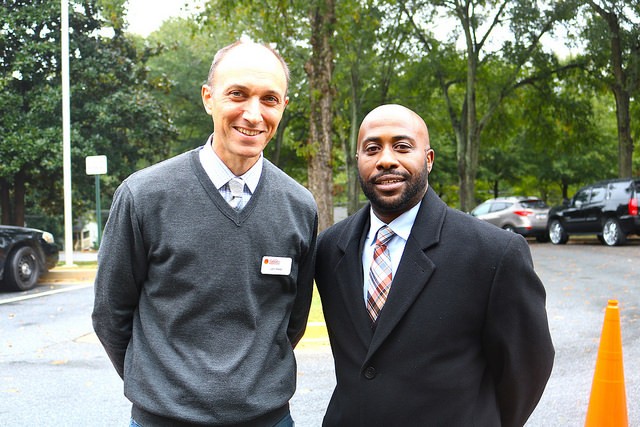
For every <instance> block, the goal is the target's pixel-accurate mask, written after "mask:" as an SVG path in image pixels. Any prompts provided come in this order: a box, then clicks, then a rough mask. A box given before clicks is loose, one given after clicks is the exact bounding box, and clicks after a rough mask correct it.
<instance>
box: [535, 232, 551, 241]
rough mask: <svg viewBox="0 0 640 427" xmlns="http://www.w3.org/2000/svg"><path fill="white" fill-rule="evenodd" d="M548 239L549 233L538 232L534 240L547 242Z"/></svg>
mask: <svg viewBox="0 0 640 427" xmlns="http://www.w3.org/2000/svg"><path fill="white" fill-rule="evenodd" d="M548 241H549V234H547V233H545V234H538V235H537V236H536V242H538V243H547V242H548Z"/></svg>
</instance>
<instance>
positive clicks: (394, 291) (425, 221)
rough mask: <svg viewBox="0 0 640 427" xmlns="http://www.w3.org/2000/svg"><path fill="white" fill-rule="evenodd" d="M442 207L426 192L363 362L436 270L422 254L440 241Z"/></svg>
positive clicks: (430, 192)
mask: <svg viewBox="0 0 640 427" xmlns="http://www.w3.org/2000/svg"><path fill="white" fill-rule="evenodd" d="M445 214H446V205H445V204H444V202H442V200H440V198H438V196H437V195H436V194H435V192H434V191H433V190H432V189H431V188H429V190H428V191H427V194H426V195H425V197H424V198H423V199H422V204H421V206H420V209H419V211H418V215H417V216H416V220H415V222H414V224H413V227H412V228H411V234H410V235H409V239H408V240H407V244H406V246H405V248H404V252H403V254H402V259H401V260H400V265H399V266H398V270H397V272H396V276H395V277H394V278H393V284H392V286H391V291H390V292H389V297H388V298H387V302H386V304H385V306H384V308H383V309H382V312H381V313H380V316H379V317H378V322H377V325H376V329H375V333H374V335H373V340H372V341H371V345H370V347H369V352H368V355H367V359H368V358H369V357H370V356H371V355H372V354H373V353H374V352H375V351H376V350H377V349H378V348H379V347H380V345H381V344H382V342H384V340H385V339H386V338H387V337H388V336H389V334H390V333H391V332H392V330H393V329H394V328H395V327H396V325H397V324H398V322H400V320H401V319H402V318H403V317H404V315H405V314H406V312H407V311H408V310H409V309H410V307H411V305H412V304H413V302H414V301H415V299H416V298H417V297H418V295H419V294H420V293H421V292H422V290H423V289H424V288H425V286H426V285H427V283H428V281H429V278H430V277H431V275H432V274H433V271H434V270H435V268H436V266H435V264H434V263H433V262H432V261H431V260H430V259H429V257H427V255H426V254H425V251H426V249H427V248H429V247H430V246H432V245H435V244H437V243H438V241H439V240H440V231H441V230H442V224H443V222H444V217H445Z"/></svg>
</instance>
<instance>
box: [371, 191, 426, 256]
mask: <svg viewBox="0 0 640 427" xmlns="http://www.w3.org/2000/svg"><path fill="white" fill-rule="evenodd" d="M421 204H422V201H419V202H418V204H417V205H415V206H414V207H412V208H411V209H409V210H408V211H406V212H405V213H403V214H402V215H400V216H399V217H397V218H396V219H394V220H393V221H391V222H390V223H389V224H386V223H385V222H383V221H382V220H381V219H380V218H378V217H377V216H376V214H375V213H374V212H373V208H371V209H370V212H369V216H370V217H371V227H370V228H369V235H368V236H367V240H368V242H369V243H368V244H370V245H373V244H375V242H376V239H375V238H376V233H377V232H378V230H379V229H380V227H382V226H383V225H387V226H388V227H389V228H390V229H391V230H393V232H394V233H395V234H396V235H398V236H400V237H402V238H403V239H404V240H405V241H407V240H408V239H409V234H411V228H412V227H413V223H414V222H415V220H416V217H417V216H418V210H419V209H420V205H421Z"/></svg>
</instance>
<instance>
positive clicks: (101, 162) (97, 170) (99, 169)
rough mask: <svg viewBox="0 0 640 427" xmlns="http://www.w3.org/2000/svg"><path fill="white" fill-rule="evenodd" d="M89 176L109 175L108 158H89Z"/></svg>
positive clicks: (87, 161) (87, 162) (87, 163)
mask: <svg viewBox="0 0 640 427" xmlns="http://www.w3.org/2000/svg"><path fill="white" fill-rule="evenodd" d="M86 167H87V175H104V174H106V173H107V156H87V158H86Z"/></svg>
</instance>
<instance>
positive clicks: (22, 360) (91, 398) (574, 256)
mask: <svg viewBox="0 0 640 427" xmlns="http://www.w3.org/2000/svg"><path fill="white" fill-rule="evenodd" d="M530 247H531V251H532V254H533V258H534V263H535V265H536V270H537V271H538V274H539V275H540V277H541V278H542V280H543V282H544V283H545V287H546V289H547V309H548V313H549V320H550V326H551V333H552V336H553V340H554V344H555V347H556V360H555V366H554V370H553V373H552V376H551V379H550V381H549V384H548V386H547V389H546V391H545V394H544V395H543V397H542V400H541V402H540V404H539V405H538V408H537V409H536V411H535V412H534V414H533V416H532V417H531V419H530V420H529V422H528V423H527V426H582V425H584V420H585V415H586V411H587V406H588V403H589V396H590V390H591V382H592V380H593V373H594V367H595V361H596V355H597V351H598V345H599V339H600V333H601V330H602V325H603V320H604V309H605V307H606V305H607V301H608V300H609V299H617V300H618V301H619V303H620V309H621V328H622V339H623V356H624V365H625V384H626V393H627V407H628V416H629V425H640V407H639V405H638V404H637V403H638V402H640V289H639V288H640V240H638V239H634V240H631V241H630V242H629V244H628V245H625V246H620V247H606V246H603V245H601V244H600V243H599V242H598V241H597V240H595V239H573V240H571V241H570V244H568V245H559V246H555V245H551V244H540V243H536V242H535V241H530ZM35 293H39V295H38V296H35V295H34V294H35ZM32 296H33V297H32ZM92 298H93V290H92V287H91V284H88V283H86V284H81V283H75V284H55V285H41V286H38V289H36V290H35V291H32V292H29V293H13V294H6V293H1V294H0V419H2V420H3V424H4V423H7V424H13V425H22V424H28V425H40V426H66V425H68V426H72V425H85V424H86V425H98V426H114V425H122V426H124V425H128V424H127V423H128V413H129V403H128V402H127V400H126V399H125V398H124V397H123V396H122V382H121V380H120V378H119V377H118V376H117V375H116V374H115V372H114V371H113V369H112V367H111V365H110V363H109V361H108V360H107V358H106V356H105V355H104V352H103V351H102V348H101V347H100V345H99V344H98V343H97V340H96V339H95V336H94V335H93V333H92V330H91V321H90V317H89V316H90V312H91V307H92ZM318 327H322V326H321V325H317V324H314V325H310V328H318ZM296 354H297V357H298V391H297V392H296V395H295V396H294V398H293V400H292V402H291V408H292V413H293V416H294V419H295V420H296V425H297V426H300V427H315V426H319V425H320V424H321V420H322V415H323V412H324V408H325V407H326V404H327V402H328V400H329V397H330V394H331V390H332V387H333V385H334V379H333V365H332V364H333V361H332V358H331V353H330V349H329V346H328V342H327V340H326V339H322V338H321V339H317V338H316V339H314V340H306V339H303V342H302V343H301V345H300V346H299V348H298V349H297V350H296Z"/></svg>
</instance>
